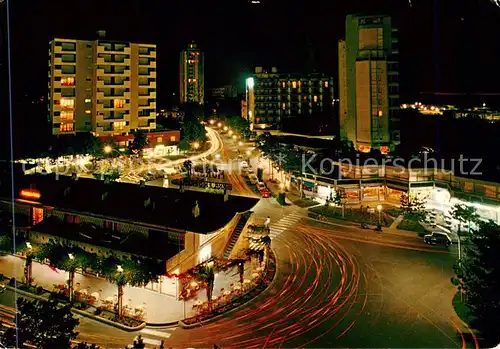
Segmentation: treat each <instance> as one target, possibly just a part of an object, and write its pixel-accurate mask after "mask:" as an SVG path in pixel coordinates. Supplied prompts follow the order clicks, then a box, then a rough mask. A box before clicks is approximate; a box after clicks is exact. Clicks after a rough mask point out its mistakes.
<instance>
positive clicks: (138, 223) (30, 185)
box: [0, 173, 258, 272]
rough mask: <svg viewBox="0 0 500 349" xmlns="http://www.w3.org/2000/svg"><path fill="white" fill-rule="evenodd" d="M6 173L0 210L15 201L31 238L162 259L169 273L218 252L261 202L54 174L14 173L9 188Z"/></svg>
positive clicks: (100, 252)
mask: <svg viewBox="0 0 500 349" xmlns="http://www.w3.org/2000/svg"><path fill="white" fill-rule="evenodd" d="M3 177H4V178H0V211H4V212H9V211H12V202H14V207H15V213H16V215H21V216H24V217H27V218H28V219H26V223H25V225H24V226H19V225H17V227H18V228H19V230H21V232H20V233H23V234H26V235H27V237H28V238H29V239H31V240H33V241H35V242H42V243H44V242H48V241H49V240H50V239H55V240H57V241H59V242H61V243H64V244H70V245H75V244H76V245H78V246H80V247H82V248H83V249H85V250H87V251H88V252H93V253H96V254H98V255H102V256H107V255H110V254H113V255H116V256H117V257H119V256H121V257H123V256H127V255H140V256H143V257H149V258H152V259H157V260H162V261H165V263H166V272H173V271H178V272H180V271H183V270H186V269H188V268H190V267H192V266H194V265H196V264H198V263H200V262H202V261H203V260H206V259H209V258H210V257H222V256H223V255H224V254H225V253H226V252H227V249H228V248H232V247H233V246H232V245H231V238H232V237H233V236H234V234H241V231H242V230H243V228H244V226H245V225H246V222H247V220H248V218H249V216H250V214H251V210H252V208H253V207H254V206H255V205H256V204H257V202H258V199H254V198H247V197H241V196H230V195H228V196H226V197H225V196H224V195H218V194H211V193H204V192H198V191H196V192H194V191H182V192H181V191H180V190H178V189H168V188H162V187H152V186H144V185H137V184H128V183H114V182H110V183H109V182H105V181H99V180H94V179H87V178H77V177H76V176H73V177H68V176H57V175H51V174H31V175H22V174H19V173H16V174H14V188H12V185H11V181H10V180H6V176H5V173H4V176H3ZM12 192H13V193H14V197H12ZM12 200H14V201H12ZM237 226H238V229H235V228H236V227H237ZM233 240H234V239H233ZM233 245H234V243H233Z"/></svg>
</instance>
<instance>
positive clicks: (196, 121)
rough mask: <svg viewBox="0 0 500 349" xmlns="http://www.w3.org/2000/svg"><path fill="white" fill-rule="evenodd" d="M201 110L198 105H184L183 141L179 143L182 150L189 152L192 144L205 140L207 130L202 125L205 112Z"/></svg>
mask: <svg viewBox="0 0 500 349" xmlns="http://www.w3.org/2000/svg"><path fill="white" fill-rule="evenodd" d="M200 108H201V107H200V106H199V105H196V104H186V105H184V112H185V114H184V117H183V119H182V123H181V141H180V143H179V147H180V148H181V149H182V150H187V149H188V148H189V144H190V143H191V142H194V141H198V142H203V141H204V140H205V128H204V127H203V125H202V124H201V120H203V110H202V109H200Z"/></svg>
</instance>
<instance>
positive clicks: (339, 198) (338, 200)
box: [333, 187, 347, 217]
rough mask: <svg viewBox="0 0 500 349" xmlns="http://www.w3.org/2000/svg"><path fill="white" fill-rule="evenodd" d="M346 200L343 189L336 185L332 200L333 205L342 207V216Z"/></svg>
mask: <svg viewBox="0 0 500 349" xmlns="http://www.w3.org/2000/svg"><path fill="white" fill-rule="evenodd" d="M346 201H347V195H346V193H345V190H344V189H341V188H339V187H337V189H336V190H335V196H334V197H333V202H334V203H335V205H337V206H339V207H342V217H344V211H345V204H346Z"/></svg>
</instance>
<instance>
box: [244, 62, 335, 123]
mask: <svg viewBox="0 0 500 349" xmlns="http://www.w3.org/2000/svg"><path fill="white" fill-rule="evenodd" d="M333 92H334V91H333V78H331V77H327V76H325V75H324V74H320V73H311V74H281V73H278V70H277V69H276V68H274V67H273V68H271V70H270V71H267V70H265V69H263V68H262V67H257V68H256V69H255V74H254V76H253V77H251V78H249V79H247V89H246V102H247V113H248V115H247V118H248V120H249V122H250V123H252V124H260V125H264V124H265V125H268V126H269V127H274V128H276V127H278V128H279V126H280V124H281V122H282V121H283V120H284V119H287V118H293V117H298V116H311V117H314V116H316V115H325V114H331V115H332V117H333V114H332V112H333V105H334V102H335V100H334V95H333Z"/></svg>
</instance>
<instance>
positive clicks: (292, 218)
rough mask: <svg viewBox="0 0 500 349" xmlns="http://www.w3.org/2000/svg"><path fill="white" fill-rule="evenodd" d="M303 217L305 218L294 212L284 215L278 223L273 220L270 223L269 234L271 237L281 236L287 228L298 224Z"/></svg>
mask: <svg viewBox="0 0 500 349" xmlns="http://www.w3.org/2000/svg"><path fill="white" fill-rule="evenodd" d="M302 218H303V216H301V215H299V214H298V213H295V212H294V213H290V214H288V215H286V216H284V217H283V218H281V219H280V220H278V221H277V222H276V223H273V222H271V224H270V225H269V230H270V234H269V236H270V237H271V238H275V237H277V236H279V235H280V234H281V233H283V232H284V231H285V230H287V229H289V228H291V227H293V226H294V225H296V224H297V223H298V222H299V221H300V220H301V219H302Z"/></svg>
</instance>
